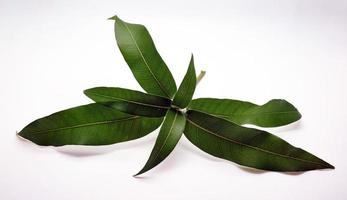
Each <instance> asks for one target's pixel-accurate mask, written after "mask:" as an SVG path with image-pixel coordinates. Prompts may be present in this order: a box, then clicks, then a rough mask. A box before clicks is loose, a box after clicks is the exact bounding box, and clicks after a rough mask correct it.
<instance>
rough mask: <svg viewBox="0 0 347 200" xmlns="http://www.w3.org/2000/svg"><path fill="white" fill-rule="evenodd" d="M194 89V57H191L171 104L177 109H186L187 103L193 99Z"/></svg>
mask: <svg viewBox="0 0 347 200" xmlns="http://www.w3.org/2000/svg"><path fill="white" fill-rule="evenodd" d="M195 87H196V74H195V67H194V57H193V55H192V56H191V59H190V62H189V67H188V70H187V72H186V75H185V76H184V78H183V80H182V83H181V85H180V87H179V88H178V90H177V92H176V94H175V97H174V99H173V102H172V103H173V104H174V105H176V106H178V107H179V108H185V107H187V106H188V104H189V102H190V101H191V100H192V98H193V95H194V91H195Z"/></svg>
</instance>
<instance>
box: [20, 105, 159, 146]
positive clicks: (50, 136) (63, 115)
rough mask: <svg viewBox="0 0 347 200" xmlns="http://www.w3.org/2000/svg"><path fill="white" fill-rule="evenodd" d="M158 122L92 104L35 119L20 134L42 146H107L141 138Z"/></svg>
mask: <svg viewBox="0 0 347 200" xmlns="http://www.w3.org/2000/svg"><path fill="white" fill-rule="evenodd" d="M161 122H162V118H145V117H140V116H133V115H128V114H125V113H122V112H120V111H117V110H115V109H112V108H108V107H105V106H103V105H101V104H96V103H94V104H89V105H83V106H79V107H75V108H71V109H67V110H63V111H60V112H57V113H54V114H52V115H49V116H47V117H44V118H41V119H38V120H36V121H34V122H32V123H30V124H29V125H28V126H26V127H25V128H24V129H23V130H22V131H21V132H19V135H20V136H21V137H24V138H26V139H28V140H30V141H32V142H34V143H36V144H38V145H44V146H62V145H69V144H75V145H107V144H114V143H118V142H124V141H129V140H133V139H137V138H140V137H143V136H145V135H147V134H148V133H150V132H152V131H153V130H155V129H156V128H157V127H158V126H159V125H160V124H161Z"/></svg>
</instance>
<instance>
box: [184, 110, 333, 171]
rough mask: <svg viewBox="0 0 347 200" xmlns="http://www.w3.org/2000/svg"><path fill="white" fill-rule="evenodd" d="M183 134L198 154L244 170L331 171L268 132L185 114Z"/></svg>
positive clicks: (199, 114) (218, 119)
mask: <svg viewBox="0 0 347 200" xmlns="http://www.w3.org/2000/svg"><path fill="white" fill-rule="evenodd" d="M184 133H185V135H186V136H187V138H188V139H189V140H190V141H191V142H192V143H193V144H194V145H196V146H197V147H198V148H200V149H201V150H203V151H205V152H207V153H209V154H211V155H214V156H216V157H219V158H223V159H226V160H230V161H233V162H236V163H238V164H240V165H244V166H248V167H253V168H257V169H262V170H272V171H307V170H314V169H324V168H334V167H333V166H332V165H330V164H329V163H327V162H325V161H323V160H321V159H319V158H317V157H316V156H314V155H312V154H310V153H308V152H306V151H304V150H302V149H299V148H296V147H293V146H292V145H290V144H289V143H287V142H286V141H284V140H282V139H280V138H279V137H277V136H274V135H272V134H270V133H268V132H265V131H260V130H257V129H251V128H245V127H242V126H239V125H237V124H234V123H232V122H230V121H228V120H225V119H222V118H218V117H214V116H211V115H208V114H205V113H201V112H197V111H188V117H187V124H186V128H185V131H184Z"/></svg>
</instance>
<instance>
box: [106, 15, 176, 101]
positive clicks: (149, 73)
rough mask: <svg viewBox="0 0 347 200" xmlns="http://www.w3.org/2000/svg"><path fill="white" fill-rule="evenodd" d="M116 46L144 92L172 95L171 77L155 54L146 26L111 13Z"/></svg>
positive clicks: (172, 81)
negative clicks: (113, 21)
mask: <svg viewBox="0 0 347 200" xmlns="http://www.w3.org/2000/svg"><path fill="white" fill-rule="evenodd" d="M112 19H114V20H115V36H116V40H117V44H118V47H119V49H120V51H121V53H122V55H123V57H124V59H125V61H126V62H127V63H128V65H129V67H130V69H131V71H132V73H133V75H134V76H135V78H136V80H137V81H138V83H139V84H140V85H141V87H142V88H143V89H144V90H145V91H147V92H148V93H151V94H155V95H159V96H163V97H167V98H172V97H173V95H174V94H175V92H176V90H177V88H176V83H175V80H174V78H173V76H172V74H171V72H170V70H169V68H168V67H167V66H166V64H165V62H164V61H163V59H162V58H161V56H160V55H159V53H158V51H157V50H156V47H155V45H154V42H153V40H152V38H151V36H150V34H149V32H148V31H147V29H146V27H145V26H143V25H140V24H131V23H127V22H125V21H123V20H121V19H120V18H119V17H117V16H114V17H113V18H112Z"/></svg>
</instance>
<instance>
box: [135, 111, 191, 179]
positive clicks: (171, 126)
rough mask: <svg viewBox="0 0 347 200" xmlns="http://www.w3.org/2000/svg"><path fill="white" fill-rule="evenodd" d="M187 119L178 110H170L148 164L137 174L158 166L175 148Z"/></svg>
mask: <svg viewBox="0 0 347 200" xmlns="http://www.w3.org/2000/svg"><path fill="white" fill-rule="evenodd" d="M185 124H186V119H185V117H184V115H183V114H182V113H181V112H179V111H176V110H173V109H171V110H169V111H168V112H167V114H166V117H165V119H164V122H163V125H162V127H161V129H160V132H159V136H158V138H157V141H156V142H155V145H154V148H153V150H152V153H151V155H150V157H149V158H148V161H147V163H146V165H145V166H144V167H143V168H142V169H141V171H140V172H139V173H137V174H136V175H135V176H137V175H140V174H142V173H145V172H146V171H148V170H150V169H152V168H153V167H155V166H157V165H158V164H159V163H160V162H161V161H163V160H164V159H165V158H166V157H167V156H168V155H169V154H170V153H171V151H172V150H173V149H174V148H175V146H176V144H177V143H178V141H179V139H180V138H181V136H182V133H183V130H184V126H185Z"/></svg>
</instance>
